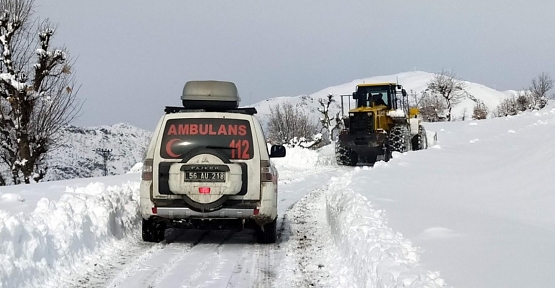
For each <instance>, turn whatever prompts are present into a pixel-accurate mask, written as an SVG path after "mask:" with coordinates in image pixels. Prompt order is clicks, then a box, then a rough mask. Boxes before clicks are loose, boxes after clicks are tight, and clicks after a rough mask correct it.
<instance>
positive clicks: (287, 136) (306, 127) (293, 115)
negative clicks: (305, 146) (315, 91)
mask: <svg viewBox="0 0 555 288" xmlns="http://www.w3.org/2000/svg"><path fill="white" fill-rule="evenodd" d="M317 132H318V125H317V123H315V121H312V119H311V118H310V117H309V116H308V115H307V114H306V113H304V112H303V111H302V110H300V109H298V108H296V107H294V106H293V104H291V103H281V104H276V105H274V106H271V107H270V118H269V120H268V136H269V137H270V139H272V140H273V141H277V142H280V143H289V142H291V140H293V139H307V140H308V139H312V138H313V137H314V135H315V134H316V133H317Z"/></svg>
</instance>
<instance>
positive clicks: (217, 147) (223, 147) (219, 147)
mask: <svg viewBox="0 0 555 288" xmlns="http://www.w3.org/2000/svg"><path fill="white" fill-rule="evenodd" d="M204 147H205V148H208V149H227V150H233V149H237V148H236V147H229V146H204Z"/></svg>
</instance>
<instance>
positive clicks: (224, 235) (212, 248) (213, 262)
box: [147, 231, 235, 287]
mask: <svg viewBox="0 0 555 288" xmlns="http://www.w3.org/2000/svg"><path fill="white" fill-rule="evenodd" d="M234 234H235V232H234V231H211V233H210V235H209V236H207V237H205V239H203V240H202V242H201V243H199V244H198V245H196V246H195V247H193V248H192V249H191V250H189V251H187V252H186V253H184V254H183V255H182V257H180V259H179V260H178V261H176V262H175V263H174V264H173V265H172V266H171V268H170V269H168V270H167V271H166V273H164V274H162V275H159V276H160V277H158V278H157V279H156V280H155V281H154V282H153V283H152V284H151V285H148V286H147V287H176V286H178V287H213V286H215V287H219V286H217V285H215V284H216V283H215V282H217V281H218V280H220V279H221V278H222V277H221V275H220V273H221V271H222V270H223V269H224V268H225V264H226V262H228V261H229V258H227V257H222V256H221V254H223V253H226V254H232V253H233V252H234V251H233V249H231V251H228V250H229V249H226V248H229V247H231V246H228V245H227V243H228V242H229V240H230V239H231V238H232V237H233V235H234ZM224 244H226V245H224ZM227 252H231V253H227ZM231 258H233V257H231ZM191 259H195V260H197V261H191ZM199 260H200V261H199ZM233 264H235V263H233Z"/></svg>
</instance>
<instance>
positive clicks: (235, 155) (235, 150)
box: [160, 118, 253, 160]
mask: <svg viewBox="0 0 555 288" xmlns="http://www.w3.org/2000/svg"><path fill="white" fill-rule="evenodd" d="M198 147H205V148H210V149H215V150H218V151H220V152H222V153H224V154H225V155H227V156H228V157H229V159H240V160H248V159H252V157H253V142H252V133H251V126H250V123H249V121H247V120H238V119H223V118H218V119H214V118H200V119H192V118H186V119H171V120H168V121H167V122H166V126H165V127H164V135H163V137H162V144H161V149H160V156H161V157H162V158H166V159H180V158H183V157H184V156H185V155H186V154H187V153H188V152H189V151H191V150H192V149H195V148H198Z"/></svg>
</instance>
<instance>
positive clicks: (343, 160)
mask: <svg viewBox="0 0 555 288" xmlns="http://www.w3.org/2000/svg"><path fill="white" fill-rule="evenodd" d="M335 160H336V161H337V164H338V165H343V166H355V165H357V162H358V156H357V154H356V153H355V152H353V151H352V150H351V149H349V148H348V147H345V146H342V145H341V144H339V143H338V142H336V143H335Z"/></svg>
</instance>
